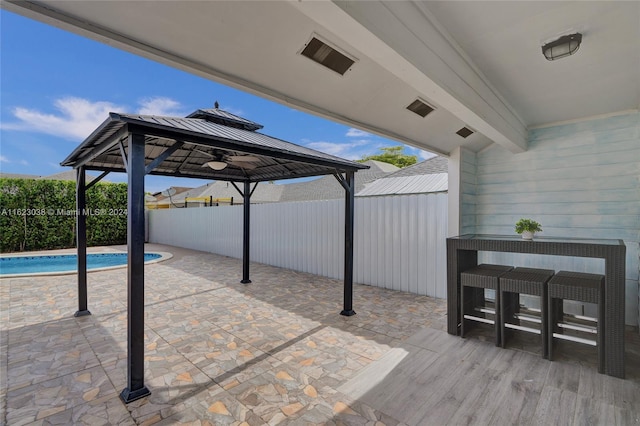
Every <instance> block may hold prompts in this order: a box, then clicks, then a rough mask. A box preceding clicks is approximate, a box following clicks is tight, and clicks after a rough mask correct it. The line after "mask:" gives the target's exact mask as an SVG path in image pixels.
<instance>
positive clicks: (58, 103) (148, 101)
mask: <svg viewBox="0 0 640 426" xmlns="http://www.w3.org/2000/svg"><path fill="white" fill-rule="evenodd" d="M138 104H139V108H138V109H137V111H136V112H137V113H138V114H143V115H175V116H184V115H185V114H184V110H183V108H184V107H183V105H182V104H181V103H180V102H178V101H176V100H173V99H171V98H167V97H162V96H156V97H150V98H144V99H142V100H140V101H139V102H138ZM53 106H54V107H55V110H56V111H55V112H54V113H45V112H41V111H39V110H37V109H32V108H25V107H16V108H14V109H13V115H14V116H15V117H16V118H17V119H18V120H19V121H17V122H14V123H2V128H3V129H7V130H20V131H28V132H38V133H45V134H48V135H53V136H58V137H62V138H66V139H71V140H83V139H84V138H86V137H87V136H89V135H90V134H91V132H93V131H94V130H95V129H96V128H97V127H98V126H99V125H100V124H102V122H103V121H104V120H106V119H107V117H108V115H109V112H115V111H120V112H124V111H131V108H129V107H126V106H123V105H117V104H114V103H112V102H107V101H96V102H93V101H90V100H88V99H84V98H78V97H73V96H67V97H64V98H60V99H56V100H55V101H54V103H53Z"/></svg>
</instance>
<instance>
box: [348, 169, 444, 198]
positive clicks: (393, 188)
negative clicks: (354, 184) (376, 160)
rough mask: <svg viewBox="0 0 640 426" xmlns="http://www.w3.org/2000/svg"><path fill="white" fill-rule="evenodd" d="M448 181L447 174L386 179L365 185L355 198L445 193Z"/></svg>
mask: <svg viewBox="0 0 640 426" xmlns="http://www.w3.org/2000/svg"><path fill="white" fill-rule="evenodd" d="M448 180H449V175H448V174H447V173H434V174H430V175H416V176H400V177H386V178H383V179H378V180H376V181H374V182H371V183H370V184H368V185H366V186H365V187H364V189H363V190H362V191H360V192H358V193H357V194H356V197H373V196H377V195H407V194H425V193H432V192H445V191H447V190H448V189H449V186H448Z"/></svg>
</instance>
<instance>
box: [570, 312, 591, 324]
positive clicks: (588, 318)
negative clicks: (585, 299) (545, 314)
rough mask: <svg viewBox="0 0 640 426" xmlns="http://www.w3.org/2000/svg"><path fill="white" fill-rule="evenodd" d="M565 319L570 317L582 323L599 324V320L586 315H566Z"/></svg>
mask: <svg viewBox="0 0 640 426" xmlns="http://www.w3.org/2000/svg"><path fill="white" fill-rule="evenodd" d="M564 316H565V317H570V318H575V319H577V320H581V321H590V322H598V318H594V317H586V316H584V315H576V314H567V313H565V314H564Z"/></svg>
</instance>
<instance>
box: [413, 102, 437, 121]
mask: <svg viewBox="0 0 640 426" xmlns="http://www.w3.org/2000/svg"><path fill="white" fill-rule="evenodd" d="M407 109H408V110H409V111H411V112H414V113H416V114H418V115H419V116H420V117H426V116H427V115H429V114H430V113H431V112H433V110H435V108H434V107H432V106H431V105H428V104H427V103H426V102H423V101H421V100H420V99H416V100H415V101H413V102H411V105H409V106H408V107H407Z"/></svg>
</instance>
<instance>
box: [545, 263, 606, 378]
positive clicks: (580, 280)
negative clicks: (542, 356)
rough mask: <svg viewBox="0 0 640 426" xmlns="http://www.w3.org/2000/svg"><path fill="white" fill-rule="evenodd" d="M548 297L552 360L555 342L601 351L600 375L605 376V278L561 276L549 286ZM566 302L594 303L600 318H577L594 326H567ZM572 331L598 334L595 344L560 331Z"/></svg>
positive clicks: (590, 340)
mask: <svg viewBox="0 0 640 426" xmlns="http://www.w3.org/2000/svg"><path fill="white" fill-rule="evenodd" d="M548 297H549V301H548V303H549V307H548V309H549V333H548V338H549V359H550V360H552V359H553V341H554V340H553V339H554V338H556V339H563V340H570V341H573V342H577V343H583V344H586V345H590V346H596V347H597V349H598V372H599V373H604V330H605V328H604V276H603V275H597V274H587V273H583V272H567V271H560V272H558V273H557V274H556V275H555V276H554V277H553V278H552V279H551V280H550V281H549V283H548ZM563 300H575V301H578V302H585V303H595V304H596V305H598V318H597V319H595V318H589V317H584V316H574V318H576V319H577V320H582V321H584V322H595V323H596V325H595V326H589V325H585V324H581V323H571V322H565V318H564V317H565V314H564V310H563V307H562V301H563ZM564 330H572V331H576V332H581V333H587V334H590V335H593V334H595V335H596V336H595V340H592V339H588V338H583V337H579V336H574V335H571V334H564V333H562V332H561V331H564Z"/></svg>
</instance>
